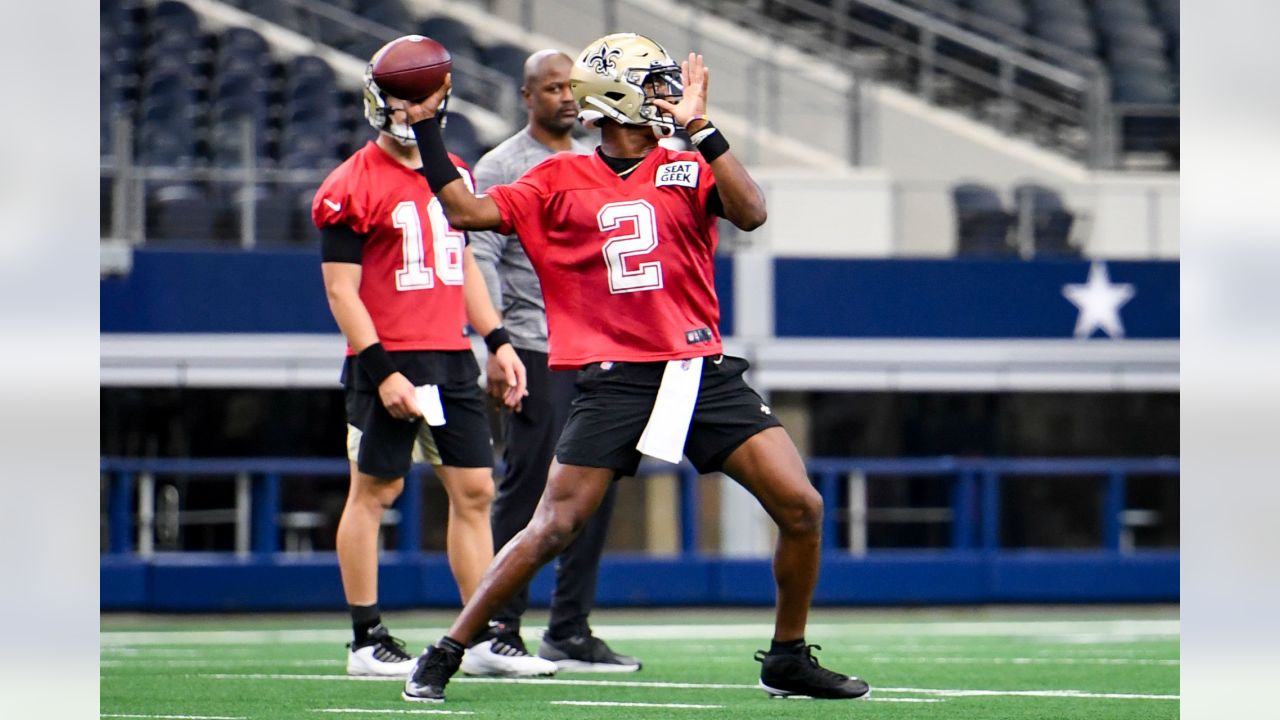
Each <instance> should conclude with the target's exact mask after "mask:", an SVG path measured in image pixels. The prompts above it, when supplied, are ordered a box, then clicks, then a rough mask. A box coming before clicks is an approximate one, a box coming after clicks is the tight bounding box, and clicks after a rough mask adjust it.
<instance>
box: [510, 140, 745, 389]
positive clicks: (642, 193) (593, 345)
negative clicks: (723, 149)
mask: <svg viewBox="0 0 1280 720" xmlns="http://www.w3.org/2000/svg"><path fill="white" fill-rule="evenodd" d="M714 187H715V178H714V177H713V176H712V174H711V167H710V166H709V165H707V163H706V162H705V161H703V159H702V158H701V157H699V156H698V154H697V153H692V152H674V151H671V150H668V149H666V148H663V147H658V148H655V149H654V150H653V151H651V152H650V153H649V154H648V155H647V156H645V158H644V160H643V161H641V162H640V165H639V167H637V168H636V169H635V170H634V171H633V172H632V173H631V174H630V175H628V176H627V178H626V179H623V178H620V177H618V175H617V174H616V173H614V171H613V170H611V169H609V167H608V166H607V165H606V164H605V162H604V160H602V159H601V158H600V156H599V155H598V154H596V153H592V154H590V155H574V154H572V153H560V154H557V155H553V156H551V157H549V158H547V159H546V160H544V161H543V162H542V163H541V164H539V165H537V166H535V167H533V168H532V169H530V170H529V172H527V173H525V174H524V176H523V177H521V178H520V179H519V180H517V181H516V182H514V183H512V184H510V185H498V186H495V187H492V188H489V191H488V194H489V195H490V196H491V197H492V198H493V199H494V201H495V202H496V203H497V204H498V208H499V210H500V211H501V213H502V226H501V227H500V228H499V229H498V231H499V232H502V233H511V232H515V233H516V234H518V235H519V236H520V242H521V243H522V244H523V245H524V249H525V252H526V253H527V254H528V255H529V260H530V261H531V262H532V263H533V267H534V269H535V270H536V271H537V273H538V278H539V279H540V280H541V281H542V295H543V299H544V301H545V302H546V307H547V326H548V331H549V336H548V345H549V355H550V365H551V368H552V369H554V370H566V369H571V368H577V367H582V366H583V365H586V364H588V363H592V362H596V361H602V360H621V361H633V362H649V361H658V360H679V359H684V358H693V357H702V356H705V355H714V354H716V353H719V352H720V351H721V344H720V330H719V322H720V303H719V301H718V300H717V299H716V291H715V283H714V263H713V255H714V253H715V248H716V237H717V233H716V217H715V216H714V215H712V214H711V213H710V212H709V211H708V209H707V198H708V197H709V195H710V193H711V190H712V188H714Z"/></svg>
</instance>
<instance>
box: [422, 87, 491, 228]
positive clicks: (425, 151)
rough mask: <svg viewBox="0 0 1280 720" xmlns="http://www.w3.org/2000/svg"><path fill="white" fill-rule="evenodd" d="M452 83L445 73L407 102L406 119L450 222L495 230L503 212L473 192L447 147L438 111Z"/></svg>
mask: <svg viewBox="0 0 1280 720" xmlns="http://www.w3.org/2000/svg"><path fill="white" fill-rule="evenodd" d="M451 87H453V78H452V76H451V75H446V76H445V78H444V84H442V85H441V86H440V89H439V90H436V91H435V92H434V93H432V94H431V95H430V96H428V97H427V98H426V99H424V100H422V101H421V102H416V103H409V104H407V105H406V106H405V108H404V112H405V120H406V122H408V124H410V125H412V126H413V135H414V137H415V138H417V140H418V152H419V154H421V155H422V170H421V171H420V172H421V173H422V174H423V176H424V177H426V178H427V183H428V184H430V185H431V192H433V193H435V194H436V197H438V198H440V203H441V204H442V205H443V206H444V214H445V217H447V218H449V224H450V225H452V226H453V227H455V228H457V229H458V230H494V229H497V228H498V227H499V226H500V225H501V224H502V214H501V213H500V212H498V205H497V203H495V202H494V201H493V199H492V198H490V197H489V196H487V195H481V196H479V197H477V196H476V195H474V194H472V192H471V190H469V189H468V188H467V186H466V183H461V182H455V181H457V180H461V179H462V178H461V176H460V175H458V170H457V168H455V167H454V165H453V160H451V159H449V152H448V150H446V149H445V146H444V138H443V137H442V136H441V135H440V121H439V120H438V119H437V117H436V111H437V110H438V109H439V108H440V104H441V103H442V102H444V98H445V96H446V95H447V94H448V92H449V89H450V88H451Z"/></svg>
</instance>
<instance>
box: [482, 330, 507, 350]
mask: <svg viewBox="0 0 1280 720" xmlns="http://www.w3.org/2000/svg"><path fill="white" fill-rule="evenodd" d="M509 342H511V333H508V332H507V329H506V328H504V327H502V326H501V325H499V326H498V327H496V328H494V329H492V330H490V331H489V334H488V335H485V336H484V346H485V347H487V348H489V352H490V353H496V352H498V348H500V347H502V346H503V345H506V344H507V343H509Z"/></svg>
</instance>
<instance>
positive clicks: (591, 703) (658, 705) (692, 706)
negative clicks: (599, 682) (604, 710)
mask: <svg viewBox="0 0 1280 720" xmlns="http://www.w3.org/2000/svg"><path fill="white" fill-rule="evenodd" d="M551 704H552V705H585V706H589V707H638V708H681V709H684V708H689V709H694V710H707V709H711V710H718V709H722V708H723V707H724V706H723V705H697V704H694V703H647V702H611V701H608V700H552V701H551Z"/></svg>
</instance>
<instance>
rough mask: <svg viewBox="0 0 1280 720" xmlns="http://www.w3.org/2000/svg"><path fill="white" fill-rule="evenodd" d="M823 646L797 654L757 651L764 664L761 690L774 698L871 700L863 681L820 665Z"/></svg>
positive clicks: (757, 658) (809, 647)
mask: <svg viewBox="0 0 1280 720" xmlns="http://www.w3.org/2000/svg"><path fill="white" fill-rule="evenodd" d="M821 649H822V646H821V645H805V646H804V651H803V652H800V653H795V654H787V653H767V652H765V651H764V650H757V651H756V661H757V662H759V663H761V664H762V665H763V667H761V668H760V687H762V688H764V691H765V692H767V693H769V694H770V695H773V696H774V697H784V698H785V697H792V696H801V697H811V698H820V699H824V700H853V699H856V698H864V697H869V696H870V695H871V686H870V685H868V684H867V683H866V682H865V681H864V680H862V679H861V678H856V677H850V676H848V675H841V674H840V673H838V672H832V671H830V670H828V669H826V668H824V667H822V666H821V665H819V664H818V658H816V657H814V656H813V651H814V650H821Z"/></svg>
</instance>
